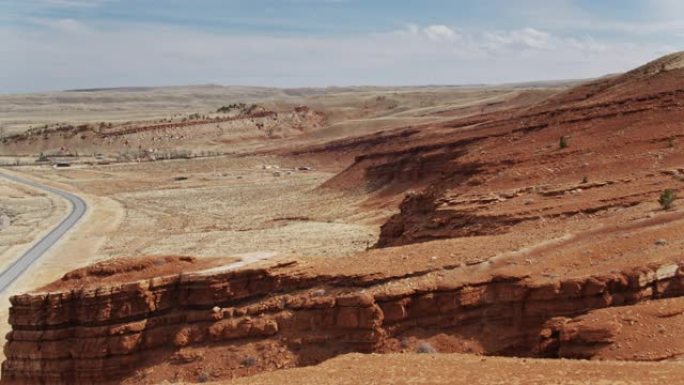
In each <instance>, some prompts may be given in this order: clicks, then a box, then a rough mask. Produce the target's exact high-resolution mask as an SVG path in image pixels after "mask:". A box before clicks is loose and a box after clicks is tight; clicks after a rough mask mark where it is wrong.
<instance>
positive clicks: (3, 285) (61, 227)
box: [0, 172, 88, 293]
mask: <svg viewBox="0 0 684 385" xmlns="http://www.w3.org/2000/svg"><path fill="white" fill-rule="evenodd" d="M0 177H2V178H6V179H9V180H11V181H14V182H18V183H22V184H25V185H28V186H31V187H35V188H37V189H39V190H43V191H47V192H50V193H53V194H57V195H59V196H60V197H62V198H64V199H66V200H67V201H69V203H70V204H71V212H70V213H69V215H68V216H67V217H66V218H64V220H62V222H60V223H59V224H58V225H57V226H56V227H55V228H53V229H52V230H50V232H49V233H47V234H46V235H45V236H44V237H43V238H41V239H40V240H39V241H38V242H36V244H34V245H33V246H32V247H31V248H30V249H28V250H27V251H26V252H25V253H24V254H23V255H22V256H21V257H19V258H18V259H17V260H16V261H14V262H13V263H12V264H11V265H10V266H9V267H7V268H6V269H5V270H4V271H2V273H0V293H3V292H4V291H5V290H6V289H7V288H8V287H9V286H10V285H11V284H12V283H13V282H14V281H16V280H17V279H18V278H19V277H21V275H22V274H24V273H25V272H26V270H27V269H28V268H29V267H30V266H31V264H33V263H34V262H35V261H37V260H38V259H39V258H40V257H41V256H43V254H45V252H46V251H47V250H48V249H49V248H50V247H52V246H54V245H55V243H57V241H59V239H60V238H62V237H63V236H64V234H65V233H66V232H67V231H69V229H71V228H72V227H74V225H75V224H76V223H77V222H78V221H79V220H80V219H81V218H82V217H83V215H84V214H85V212H86V210H87V208H88V205H86V203H85V202H84V201H83V199H81V198H79V197H78V196H76V195H74V194H71V193H68V192H66V191H62V190H58V189H56V188H52V187H48V186H45V185H42V184H40V183H36V182H33V181H30V180H26V179H23V178H19V177H16V176H13V175H9V174H5V173H2V172H0Z"/></svg>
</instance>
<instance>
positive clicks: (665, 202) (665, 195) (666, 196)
mask: <svg viewBox="0 0 684 385" xmlns="http://www.w3.org/2000/svg"><path fill="white" fill-rule="evenodd" d="M675 199H677V195H676V194H675V192H674V190H672V189H667V190H665V191H663V192H662V193H661V194H660V198H659V199H658V203H660V207H662V208H663V210H669V209H670V208H672V205H673V204H674V201H675Z"/></svg>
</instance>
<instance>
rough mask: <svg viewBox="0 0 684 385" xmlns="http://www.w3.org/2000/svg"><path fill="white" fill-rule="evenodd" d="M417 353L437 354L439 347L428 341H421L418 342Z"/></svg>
mask: <svg viewBox="0 0 684 385" xmlns="http://www.w3.org/2000/svg"><path fill="white" fill-rule="evenodd" d="M416 353H422V354H435V353H437V349H435V348H434V347H433V346H432V345H430V344H429V343H428V342H421V343H419V344H418V346H417V347H416Z"/></svg>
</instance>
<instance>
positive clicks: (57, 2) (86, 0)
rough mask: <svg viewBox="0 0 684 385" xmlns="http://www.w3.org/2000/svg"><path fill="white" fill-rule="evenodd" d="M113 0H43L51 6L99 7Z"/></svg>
mask: <svg viewBox="0 0 684 385" xmlns="http://www.w3.org/2000/svg"><path fill="white" fill-rule="evenodd" d="M109 1H111V0H42V2H43V3H44V4H46V5H49V6H56V7H99V6H101V5H102V4H104V3H106V2H109Z"/></svg>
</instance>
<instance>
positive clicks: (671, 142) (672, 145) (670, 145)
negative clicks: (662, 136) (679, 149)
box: [667, 138, 674, 148]
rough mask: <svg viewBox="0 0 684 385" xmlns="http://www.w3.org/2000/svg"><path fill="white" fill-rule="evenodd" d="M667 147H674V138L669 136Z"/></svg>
mask: <svg viewBox="0 0 684 385" xmlns="http://www.w3.org/2000/svg"><path fill="white" fill-rule="evenodd" d="M667 147H669V148H673V147H674V138H667Z"/></svg>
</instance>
